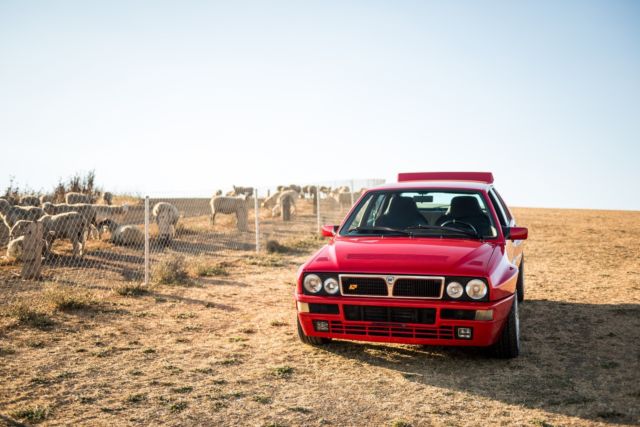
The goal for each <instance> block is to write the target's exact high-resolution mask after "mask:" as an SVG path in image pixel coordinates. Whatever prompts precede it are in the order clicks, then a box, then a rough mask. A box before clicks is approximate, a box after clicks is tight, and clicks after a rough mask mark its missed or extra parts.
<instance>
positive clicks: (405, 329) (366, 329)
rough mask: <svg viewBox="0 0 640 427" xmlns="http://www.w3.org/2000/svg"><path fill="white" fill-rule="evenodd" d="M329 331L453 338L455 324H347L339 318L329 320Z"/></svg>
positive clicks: (383, 335) (441, 338) (336, 333)
mask: <svg viewBox="0 0 640 427" xmlns="http://www.w3.org/2000/svg"><path fill="white" fill-rule="evenodd" d="M329 333H331V334H334V335H361V336H375V337H397V338H417V339H440V340H451V339H453V338H454V331H453V326H440V327H439V328H433V327H431V328H430V327H424V326H407V325H393V324H389V325H358V324H345V323H344V322H341V321H338V320H332V321H330V322H329Z"/></svg>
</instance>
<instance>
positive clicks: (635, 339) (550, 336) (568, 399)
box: [323, 300, 640, 424]
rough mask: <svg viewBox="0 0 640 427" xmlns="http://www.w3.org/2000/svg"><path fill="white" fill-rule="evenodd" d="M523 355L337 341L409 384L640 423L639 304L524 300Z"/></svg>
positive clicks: (339, 350)
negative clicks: (502, 357) (506, 356)
mask: <svg viewBox="0 0 640 427" xmlns="http://www.w3.org/2000/svg"><path fill="white" fill-rule="evenodd" d="M521 327H522V339H523V352H522V354H521V356H520V357H518V358H517V359H513V360H497V359H492V358H490V357H488V356H487V355H486V352H485V351H483V350H482V349H464V348H443V347H418V346H415V347H414V346H396V345H385V344H382V345H379V344H368V343H360V342H347V341H336V342H334V343H332V344H331V345H328V346H326V347H323V348H324V349H326V351H328V352H331V353H333V354H335V355H338V356H341V357H345V358H349V359H354V360H358V361H360V362H362V363H366V364H369V365H373V366H379V367H382V368H385V369H390V370H395V371H397V372H398V373H399V374H400V375H403V376H404V377H405V378H406V379H407V380H408V381H412V382H418V383H423V384H427V385H431V386H436V387H440V388H443V389H449V390H457V391H461V392H465V393H472V394H475V395H478V396H483V397H486V398H489V399H495V400H500V401H503V402H506V403H508V404H513V405H523V406H526V407H529V408H536V409H542V410H545V411H549V412H555V413H559V414H563V415H568V416H575V417H580V418H583V419H586V420H592V421H600V422H608V423H616V424H618V423H625V424H626V423H629V424H637V423H639V422H640V417H639V411H638V408H639V405H638V401H639V399H640V363H639V356H640V305H638V304H621V305H610V304H602V305H593V304H574V303H564V302H556V301H545V300H535V301H525V303H523V304H522V306H521Z"/></svg>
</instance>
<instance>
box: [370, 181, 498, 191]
mask: <svg viewBox="0 0 640 427" xmlns="http://www.w3.org/2000/svg"><path fill="white" fill-rule="evenodd" d="M492 186H493V185H492V184H489V183H486V182H479V181H457V180H448V181H404V182H392V183H387V184H381V185H378V186H375V187H371V188H369V191H372V190H417V189H429V190H430V189H434V190H444V189H454V190H473V191H489V190H490V189H491V187H492Z"/></svg>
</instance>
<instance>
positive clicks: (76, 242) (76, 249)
mask: <svg viewBox="0 0 640 427" xmlns="http://www.w3.org/2000/svg"><path fill="white" fill-rule="evenodd" d="M38 222H41V223H42V225H43V231H44V233H43V237H44V239H45V241H46V243H47V246H48V247H49V248H51V247H53V242H54V241H55V240H56V239H69V240H70V241H71V244H72V245H73V256H74V257H82V255H83V253H84V246H85V243H86V229H87V225H86V219H85V217H84V216H83V215H82V214H80V213H78V212H65V213H61V214H58V215H45V216H43V217H42V218H40V219H39V220H38ZM29 223H30V221H18V222H17V223H16V224H15V225H14V226H13V228H12V229H11V238H12V239H15V238H17V237H20V236H23V235H24V234H25V232H26V229H27V227H28V226H29Z"/></svg>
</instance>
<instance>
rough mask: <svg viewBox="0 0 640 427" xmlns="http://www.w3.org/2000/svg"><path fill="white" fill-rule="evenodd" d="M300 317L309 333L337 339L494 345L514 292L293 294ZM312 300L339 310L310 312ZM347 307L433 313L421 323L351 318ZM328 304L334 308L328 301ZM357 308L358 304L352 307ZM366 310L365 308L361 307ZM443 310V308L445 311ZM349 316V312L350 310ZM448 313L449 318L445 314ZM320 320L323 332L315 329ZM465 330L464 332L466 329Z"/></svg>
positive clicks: (452, 344)
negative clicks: (496, 295)
mask: <svg viewBox="0 0 640 427" xmlns="http://www.w3.org/2000/svg"><path fill="white" fill-rule="evenodd" d="M295 299H296V303H297V304H296V306H297V310H298V319H299V321H300V325H301V327H302V330H303V331H304V333H305V334H306V335H308V336H314V337H323V338H337V339H346V340H358V341H376V342H393V343H403V344H426V345H436V346H476V347H486V346H490V345H492V344H494V343H495V342H496V341H497V339H498V336H499V334H500V332H501V331H502V327H503V325H504V322H505V319H506V318H507V316H508V314H509V310H510V309H511V305H512V304H513V296H511V297H508V298H505V299H502V300H499V301H491V302H487V303H470V302H458V301H442V300H437V301H436V300H428V301H427V300H411V299H401V300H400V299H389V298H359V297H325V296H322V297H317V296H309V295H303V294H296V295H295ZM315 304H332V305H337V310H336V311H337V314H328V313H317V312H316V313H312V312H309V307H310V306H312V307H317V306H315ZM345 306H347V307H346V309H347V310H350V313H353V310H354V306H370V307H376V310H378V311H379V310H380V309H381V308H383V307H388V308H389V309H390V310H391V309H400V310H402V309H431V310H433V311H432V313H434V315H433V318H432V319H430V320H427V321H424V320H423V321H422V323H412V322H405V321H367V320H350V319H349V318H347V315H346V313H345ZM332 308H335V307H333V306H332ZM359 308H360V307H357V308H356V311H357V310H358V309H359ZM364 310H367V309H366V308H364ZM445 310H446V311H445ZM451 310H456V311H458V310H475V311H478V310H482V311H483V315H485V316H486V314H487V313H489V312H490V314H491V317H492V320H464V319H451V318H450V317H451V316H450V315H449V316H447V315H446V313H451ZM350 316H351V317H353V316H352V315H350ZM445 317H449V318H445ZM317 321H326V323H324V322H321V323H320V324H321V325H322V327H323V328H326V329H327V330H326V331H321V330H317V329H318V326H319V324H318V322H317ZM459 328H471V337H470V338H461V337H459V333H460V332H462V331H459ZM464 335H466V334H464Z"/></svg>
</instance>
